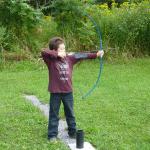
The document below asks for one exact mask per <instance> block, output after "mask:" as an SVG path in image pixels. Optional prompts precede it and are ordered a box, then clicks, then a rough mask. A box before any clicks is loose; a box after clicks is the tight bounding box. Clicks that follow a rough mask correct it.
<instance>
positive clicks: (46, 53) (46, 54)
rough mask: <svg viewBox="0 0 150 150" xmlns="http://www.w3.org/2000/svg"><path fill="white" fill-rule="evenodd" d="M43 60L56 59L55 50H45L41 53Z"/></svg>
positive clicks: (56, 53)
mask: <svg viewBox="0 0 150 150" xmlns="http://www.w3.org/2000/svg"><path fill="white" fill-rule="evenodd" d="M41 55H42V57H43V59H46V58H47V59H51V58H52V59H53V58H57V57H58V52H57V51H55V50H49V49H45V50H43V51H42V52H41Z"/></svg>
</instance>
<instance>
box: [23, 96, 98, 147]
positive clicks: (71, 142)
mask: <svg viewBox="0 0 150 150" xmlns="http://www.w3.org/2000/svg"><path fill="white" fill-rule="evenodd" d="M24 97H25V99H26V100H28V101H30V102H32V104H33V105H34V106H36V107H38V108H39V109H40V110H41V111H42V112H43V114H44V115H45V116H46V117H47V118H48V116H49V105H48V104H42V103H41V102H40V101H39V99H38V98H37V97H36V96H34V95H24ZM66 129H67V124H66V121H64V120H59V127H58V130H59V133H58V138H59V139H60V140H62V141H63V142H64V143H65V144H67V145H68V146H69V148H70V149H71V150H79V149H77V148H76V140H75V139H70V138H69V136H68V133H67V130H66ZM80 150H95V148H94V147H93V146H92V145H91V144H90V143H88V142H84V148H82V149H80Z"/></svg>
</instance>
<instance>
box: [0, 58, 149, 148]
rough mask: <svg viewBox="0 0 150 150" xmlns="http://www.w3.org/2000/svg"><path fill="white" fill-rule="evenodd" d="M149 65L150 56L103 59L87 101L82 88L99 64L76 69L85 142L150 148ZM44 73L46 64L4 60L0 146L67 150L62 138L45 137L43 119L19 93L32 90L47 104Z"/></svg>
mask: <svg viewBox="0 0 150 150" xmlns="http://www.w3.org/2000/svg"><path fill="white" fill-rule="evenodd" d="M149 64H150V59H149V58H145V59H133V60H129V61H126V62H119V63H117V62H114V63H110V62H109V63H108V62H105V64H104V68H103V73H102V77H101V82H100V84H99V86H98V87H97V88H96V90H95V91H94V92H93V94H92V95H91V96H89V97H88V98H87V99H86V100H82V99H81V95H80V91H81V89H82V91H83V92H84V93H85V92H87V90H88V89H89V88H90V87H91V86H92V85H93V83H94V81H96V79H97V74H98V67H99V62H98V60H95V61H85V62H84V63H82V64H80V65H77V66H75V67H74V73H73V85H74V101H75V105H74V108H75V115H76V121H77V126H78V128H81V129H83V130H84V132H85V141H89V142H91V143H92V144H93V145H94V146H95V147H96V148H97V149H98V150H116V149H119V150H122V149H124V150H127V149H128V150H148V149H149V148H150V100H149V99H150V92H149V91H150V86H149V85H150V78H149V74H150V67H149ZM47 75H48V73H47V68H46V66H45V65H44V67H43V65H42V63H39V64H35V62H34V63H32V62H28V61H26V62H25V61H24V62H18V63H11V64H7V65H6V68H5V69H4V70H3V71H1V72H0V87H1V91H0V103H1V105H0V120H1V122H0V147H2V149H43V150H46V149H51V150H57V149H60V150H67V147H65V146H64V145H63V144H62V143H61V142H59V143H58V144H55V145H54V144H50V143H49V142H48V141H47V139H46V137H47V136H46V134H47V119H46V118H45V117H44V116H43V115H42V113H41V112H40V111H39V110H38V109H37V108H35V107H34V106H32V105H31V104H30V103H29V102H27V101H25V99H24V98H23V97H22V95H23V94H34V95H36V96H37V97H38V98H39V99H40V100H41V101H43V102H44V103H49V93H48V92H47V82H48V76H47ZM61 116H62V117H63V111H62V109H61Z"/></svg>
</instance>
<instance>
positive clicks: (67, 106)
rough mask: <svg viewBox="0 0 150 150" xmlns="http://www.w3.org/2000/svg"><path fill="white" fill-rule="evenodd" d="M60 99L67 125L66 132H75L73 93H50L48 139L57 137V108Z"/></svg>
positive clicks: (70, 133)
mask: <svg viewBox="0 0 150 150" xmlns="http://www.w3.org/2000/svg"><path fill="white" fill-rule="evenodd" d="M61 101H62V103H63V105H64V112H65V116H66V121H67V125H68V134H69V135H73V134H75V132H76V122H75V116H74V111H73V94H72V92H70V93H51V94H50V110H49V121H48V139H49V138H52V137H57V135H58V123H59V109H60V105H61Z"/></svg>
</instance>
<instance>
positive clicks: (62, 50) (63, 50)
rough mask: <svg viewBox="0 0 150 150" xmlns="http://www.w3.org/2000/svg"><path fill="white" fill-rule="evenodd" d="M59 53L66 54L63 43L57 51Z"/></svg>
mask: <svg viewBox="0 0 150 150" xmlns="http://www.w3.org/2000/svg"><path fill="white" fill-rule="evenodd" d="M57 51H58V52H66V49H65V44H64V43H62V44H60V45H59V46H58V49H57Z"/></svg>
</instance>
